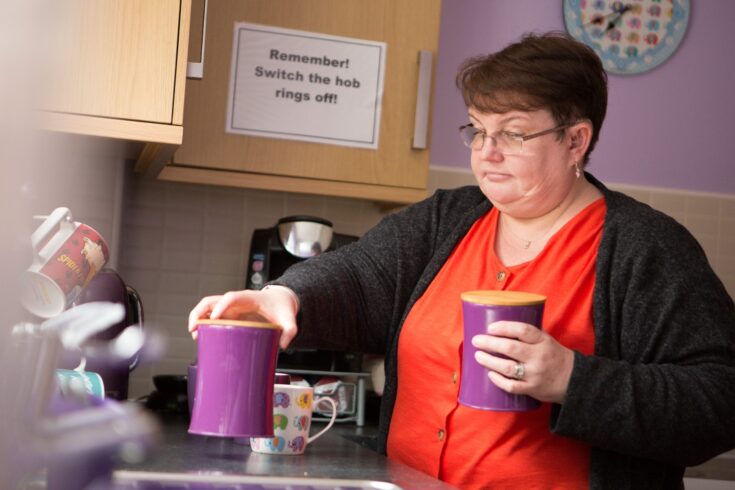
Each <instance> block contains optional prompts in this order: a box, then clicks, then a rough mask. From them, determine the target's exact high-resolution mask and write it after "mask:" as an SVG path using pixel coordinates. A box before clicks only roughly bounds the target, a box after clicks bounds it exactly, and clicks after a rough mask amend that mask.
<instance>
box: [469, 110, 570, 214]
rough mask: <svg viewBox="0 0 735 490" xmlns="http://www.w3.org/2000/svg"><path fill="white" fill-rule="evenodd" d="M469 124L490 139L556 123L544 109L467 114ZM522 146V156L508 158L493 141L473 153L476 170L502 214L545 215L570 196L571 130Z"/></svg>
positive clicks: (484, 191) (488, 196) (486, 141)
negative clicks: (559, 137) (505, 133)
mask: <svg viewBox="0 0 735 490" xmlns="http://www.w3.org/2000/svg"><path fill="white" fill-rule="evenodd" d="M469 118H470V123H471V124H472V125H473V126H474V127H475V129H477V130H479V131H484V132H485V133H487V134H488V135H492V134H496V133H497V132H499V131H506V132H510V133H514V134H519V135H529V134H533V133H538V132H541V131H545V130H547V129H551V128H553V127H556V126H557V122H556V121H555V120H554V118H553V117H552V116H551V113H550V112H548V111H546V110H539V111H532V112H524V111H512V112H507V113H503V114H494V113H490V114H483V113H480V112H478V111H476V110H474V109H473V108H470V110H469ZM558 134H559V133H558V132H556V131H555V132H552V133H548V134H545V135H543V136H538V137H536V138H533V139H530V140H527V141H524V142H523V150H522V152H521V153H520V154H514V155H504V154H503V153H501V152H500V151H499V150H498V149H497V148H496V147H495V145H494V144H493V143H492V141H491V139H490V138H489V137H486V138H485V144H484V145H483V147H482V149H480V150H471V151H472V157H471V164H472V172H473V174H474V175H475V178H476V179H477V182H478V183H479V185H480V189H481V190H482V192H483V194H485V196H487V198H488V199H490V201H491V202H492V203H493V205H494V206H496V207H497V208H498V209H499V210H500V211H501V212H505V213H508V214H509V215H511V216H514V217H517V218H532V217H536V216H541V215H544V214H546V213H548V212H549V211H551V210H552V209H553V208H554V207H556V206H558V205H559V203H561V201H562V200H563V199H564V198H565V197H566V195H567V194H568V193H569V192H570V190H571V189H572V186H573V185H574V182H575V181H576V175H575V171H574V163H575V160H574V158H576V154H575V153H574V152H573V151H572V140H571V136H570V135H569V130H564V137H563V138H562V139H561V141H560V140H559V139H558Z"/></svg>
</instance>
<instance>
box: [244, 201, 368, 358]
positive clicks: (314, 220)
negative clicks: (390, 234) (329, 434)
mask: <svg viewBox="0 0 735 490" xmlns="http://www.w3.org/2000/svg"><path fill="white" fill-rule="evenodd" d="M357 239H358V237H356V236H352V235H345V234H340V233H335V232H334V230H333V229H332V223H331V222H330V221H329V220H326V219H324V218H318V217H316V216H305V215H299V216H287V217H285V218H281V219H279V220H278V223H277V224H276V225H275V226H273V227H271V228H262V229H257V230H254V231H253V236H252V240H251V242H250V255H249V256H248V269H247V272H246V276H247V277H246V280H245V285H246V287H247V288H248V289H261V288H262V287H263V286H264V285H265V283H267V282H268V281H271V280H273V279H276V278H278V277H280V276H281V274H283V273H284V272H285V271H286V269H288V268H289V267H291V266H292V265H294V264H296V263H298V262H301V261H302V260H308V259H309V258H311V257H315V256H317V255H319V254H321V253H324V252H329V251H332V250H336V249H338V248H340V247H343V246H345V245H347V244H350V243H352V242H354V241H356V240H357ZM361 359H362V358H361V356H360V355H359V354H355V353H347V352H331V351H321V350H299V349H296V350H291V349H289V350H288V351H286V352H281V353H280V354H279V356H278V367H279V368H282V369H308V370H322V371H355V370H359V364H360V363H361Z"/></svg>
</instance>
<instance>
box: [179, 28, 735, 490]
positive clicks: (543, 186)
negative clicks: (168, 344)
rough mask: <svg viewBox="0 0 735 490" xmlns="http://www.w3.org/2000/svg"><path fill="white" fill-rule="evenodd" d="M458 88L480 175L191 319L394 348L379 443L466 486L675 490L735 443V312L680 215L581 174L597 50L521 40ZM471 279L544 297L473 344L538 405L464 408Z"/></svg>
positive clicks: (476, 64)
mask: <svg viewBox="0 0 735 490" xmlns="http://www.w3.org/2000/svg"><path fill="white" fill-rule="evenodd" d="M457 83H458V86H459V88H460V89H461V91H462V93H463V96H464V99H465V103H466V104H467V107H468V118H469V122H468V124H466V125H464V126H463V127H462V128H460V132H461V136H462V138H463V141H464V142H465V144H466V145H467V146H468V147H469V148H470V149H471V165H472V170H473V173H474V175H475V177H476V179H477V181H478V184H479V186H472V187H465V188H460V189H455V190H448V191H438V192H437V193H436V194H434V196H432V197H431V198H429V199H427V200H425V201H423V202H421V203H418V204H416V205H413V206H410V207H408V208H407V209H405V210H403V211H401V212H398V213H396V214H393V215H390V216H387V217H386V218H385V219H384V220H382V221H381V223H380V224H378V225H377V226H376V227H375V228H374V229H372V230H370V231H369V232H368V233H367V234H366V235H365V236H364V237H363V238H362V239H361V240H359V241H358V242H357V243H355V244H353V245H350V246H348V247H343V248H341V249H339V250H338V251H336V252H334V253H328V254H324V255H321V256H318V257H316V258H314V259H310V260H309V261H305V262H302V263H300V264H298V265H297V266H294V267H292V268H291V269H289V271H287V272H286V273H285V274H284V275H283V276H282V277H281V278H280V279H278V280H277V281H275V282H274V283H272V285H270V286H269V287H266V288H265V289H264V290H262V291H239V292H230V293H227V294H225V295H223V296H213V297H208V298H204V299H203V300H202V301H201V302H200V303H199V304H198V305H197V306H196V307H195V308H194V309H193V310H192V312H191V316H190V323H189V329H190V331H192V333H193V334H195V333H196V332H195V330H196V321H197V320H198V319H199V318H203V317H207V316H211V317H213V318H219V317H222V318H239V317H241V316H243V315H247V314H249V313H258V314H260V315H262V316H264V317H266V318H268V319H269V320H271V321H274V322H277V323H280V324H281V325H283V326H284V333H283V337H282V342H281V344H282V347H286V346H287V345H289V344H290V343H291V340H294V343H295V344H297V345H299V346H316V345H318V346H320V347H322V348H328V349H343V350H355V348H356V347H357V348H359V349H360V350H363V351H364V352H372V353H383V354H385V355H386V386H385V390H384V395H383V400H382V405H381V422H380V440H379V443H380V449H381V451H384V452H387V455H388V457H390V458H393V459H396V460H398V461H401V462H404V463H406V464H409V465H411V466H413V467H415V468H418V469H420V470H422V471H425V472H426V473H429V474H431V475H433V476H436V477H438V478H441V479H443V480H446V481H448V482H449V483H452V484H454V485H457V486H459V487H461V488H564V489H569V488H615V489H618V488H647V489H650V488H666V489H669V488H682V487H683V486H682V477H683V472H684V467H685V466H686V465H694V464H698V463H701V462H703V461H705V460H707V459H709V458H711V457H712V456H714V455H716V454H718V453H720V452H723V451H725V450H728V449H730V448H732V447H733V446H735V417H733V416H732V414H733V413H735V307H734V306H733V301H732V299H731V298H730V297H729V295H728V294H727V292H726V291H725V289H724V287H723V286H722V283H721V282H720V281H719V280H718V279H717V277H716V275H715V274H714V273H713V271H712V270H711V268H710V266H709V265H708V263H707V259H706V257H705V255H704V253H703V251H702V250H701V248H700V247H699V245H698V244H697V243H696V241H695V240H694V239H693V237H692V236H691V235H690V234H689V233H688V232H687V231H686V230H685V229H684V228H683V227H681V226H680V225H679V224H677V223H676V222H675V221H674V220H673V219H670V218H668V217H666V216H664V215H663V214H661V213H659V212H657V211H654V210H652V209H651V208H650V207H648V206H646V205H644V204H641V203H638V202H636V201H635V200H633V199H631V198H628V197H626V196H625V195H623V194H620V193H617V192H613V191H610V190H609V189H607V188H606V187H605V186H604V185H603V184H601V183H600V182H598V181H597V180H595V179H594V178H593V177H592V176H591V175H589V174H587V173H584V172H583V170H582V169H583V167H584V166H585V165H586V164H587V162H588V160H589V155H590V153H591V151H592V149H593V148H594V145H595V143H596V141H597V138H598V135H599V134H600V128H601V125H602V122H603V119H604V116H605V111H606V104H607V79H606V75H605V72H604V70H603V68H602V65H601V63H600V61H599V59H598V58H597V57H596V55H595V54H594V53H593V52H592V51H591V50H590V49H589V48H587V47H586V46H585V45H583V44H581V43H577V42H575V41H573V40H571V39H569V38H567V37H565V36H562V35H556V34H549V35H543V36H526V37H525V38H523V39H522V40H521V41H520V42H518V43H515V44H513V45H510V46H508V47H507V48H505V49H504V50H502V51H500V52H498V53H496V54H493V55H490V56H487V57H479V58H474V59H471V60H469V61H467V62H466V63H465V64H464V65H463V66H462V68H461V69H460V72H459V74H458V76H457ZM474 289H508V290H522V291H530V292H534V293H540V294H544V295H546V296H547V302H546V309H545V313H544V320H543V330H538V329H536V328H534V327H532V326H530V325H526V324H523V323H517V322H498V323H494V324H491V325H489V326H488V335H478V336H476V337H475V338H473V339H471V342H472V343H473V344H474V345H475V346H476V347H478V348H480V350H481V352H479V353H478V355H477V357H476V360H477V362H479V363H480V364H482V365H484V366H485V367H487V368H488V369H489V376H490V378H491V379H492V381H493V382H494V383H495V384H497V385H498V386H499V387H501V388H502V389H504V390H506V391H508V392H511V393H518V394H525V395H530V396H532V397H534V398H536V399H538V400H540V401H542V402H545V403H543V405H542V408H540V409H538V410H535V411H531V412H493V411H482V410H476V409H472V408H468V407H465V406H462V405H459V404H458V403H457V394H458V389H459V383H458V373H459V369H460V363H461V354H460V353H461V344H462V341H463V339H462V317H461V311H460V308H461V305H460V301H459V293H460V292H461V291H465V290H474ZM297 324H298V327H297ZM297 333H298V335H297ZM468 341H469V340H468ZM490 352H495V353H499V354H503V355H505V356H507V358H502V357H498V356H495V355H491V354H490Z"/></svg>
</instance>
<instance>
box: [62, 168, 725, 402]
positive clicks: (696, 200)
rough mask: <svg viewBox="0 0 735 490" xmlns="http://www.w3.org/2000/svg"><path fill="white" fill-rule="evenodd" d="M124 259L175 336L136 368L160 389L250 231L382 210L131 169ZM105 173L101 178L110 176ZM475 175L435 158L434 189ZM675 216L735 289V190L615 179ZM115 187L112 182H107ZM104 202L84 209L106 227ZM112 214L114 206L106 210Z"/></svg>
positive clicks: (150, 312) (240, 281) (238, 264)
mask: <svg viewBox="0 0 735 490" xmlns="http://www.w3.org/2000/svg"><path fill="white" fill-rule="evenodd" d="M126 178H127V181H126V184H125V188H126V191H125V200H124V207H123V209H124V211H123V217H122V230H121V234H120V236H121V246H120V251H119V253H120V261H119V265H118V269H119V271H120V273H121V275H122V276H123V278H124V279H125V280H126V282H128V283H129V284H130V285H131V286H133V287H135V288H136V289H137V290H138V291H139V293H140V294H141V296H142V299H143V304H144V308H145V318H146V327H147V328H149V329H151V330H156V331H159V332H161V333H163V334H164V335H165V336H166V337H167V338H168V341H169V348H168V353H167V356H166V358H165V359H163V360H162V361H160V362H158V363H156V364H154V365H148V366H139V367H138V368H137V369H136V370H135V371H134V373H133V375H132V377H131V386H130V396H131V397H139V396H143V395H146V394H148V393H150V392H151V391H152V390H153V384H152V376H153V375H154V374H184V373H185V372H186V366H187V364H188V363H189V362H191V361H193V360H194V358H195V353H196V346H195V343H194V342H193V341H192V340H191V338H190V337H189V335H188V332H187V329H186V325H187V316H188V313H189V311H190V310H191V308H192V307H193V306H194V305H195V304H196V303H197V301H199V299H200V298H202V297H203V296H205V295H211V294H221V293H223V292H226V291H229V290H234V289H241V288H243V287H244V283H245V279H244V271H245V268H246V265H247V253H248V250H249V247H250V236H251V234H252V231H253V230H254V229H255V228H265V227H270V226H273V225H274V224H275V223H276V221H277V220H278V219H279V218H281V217H283V216H287V215H290V214H313V215H316V216H321V217H324V218H327V219H329V220H331V221H332V222H333V223H334V227H335V230H336V231H338V232H341V233H348V234H353V235H362V234H363V233H364V232H365V231H366V230H368V229H369V228H370V227H372V226H373V225H375V224H376V223H377V222H378V221H379V220H380V218H381V217H382V216H383V214H384V212H382V211H381V210H380V209H379V208H378V207H377V206H376V205H374V204H373V203H371V202H367V201H362V200H357V199H345V198H332V197H320V196H308V195H302V194H290V193H281V192H269V191H257V190H245V189H232V188H223V187H212V186H200V185H187V184H177V183H171V182H161V181H157V180H154V179H151V178H140V177H137V176H133V175H132V174H131V172H130V171H129V169H128V170H127V172H126ZM108 181H109V178H106V180H105V183H104V186H107V187H109V186H111V185H112V184H110V183H109V182H108ZM465 184H474V179H473V177H472V175H471V174H470V173H469V172H463V171H457V170H454V169H443V168H433V169H432V170H431V172H430V181H429V188H430V191H431V190H433V189H436V188H440V187H444V188H451V187H456V186H460V185H465ZM611 187H613V188H615V189H617V190H621V191H623V192H626V193H627V194H630V195H632V196H633V197H635V198H637V199H639V200H641V201H643V202H646V203H649V204H650V205H651V206H653V207H655V208H657V209H660V210H662V211H664V212H666V213H667V214H669V215H671V216H673V217H674V218H676V219H677V220H679V221H680V222H681V223H683V224H684V225H685V226H687V227H688V228H689V229H690V230H691V231H692V233H693V234H694V235H695V236H696V237H697V239H698V240H699V241H700V243H701V244H702V246H703V247H704V249H705V250H706V252H707V254H708V256H709V259H710V262H711V263H712V264H713V266H714V268H715V270H716V271H717V272H718V274H719V276H720V278H721V279H722V280H723V282H724V283H725V285H726V287H727V288H728V291H729V292H730V294H731V295H735V195H712V194H702V193H694V192H685V191H676V190H669V189H653V188H640V187H630V186H620V185H611ZM110 192H112V190H110ZM100 208H104V206H98V207H97V208H96V209H94V210H91V212H90V214H89V218H87V216H85V215H84V213H76V214H77V217H78V218H79V219H80V220H82V221H84V220H85V219H87V221H88V222H89V223H90V224H92V226H95V225H96V226H99V227H101V229H109V226H110V224H109V222H108V223H105V222H104V221H105V220H104V219H103V218H102V215H104V214H106V213H105V210H104V209H102V210H101V209H100ZM107 214H109V215H110V216H112V208H111V207H108V213H107Z"/></svg>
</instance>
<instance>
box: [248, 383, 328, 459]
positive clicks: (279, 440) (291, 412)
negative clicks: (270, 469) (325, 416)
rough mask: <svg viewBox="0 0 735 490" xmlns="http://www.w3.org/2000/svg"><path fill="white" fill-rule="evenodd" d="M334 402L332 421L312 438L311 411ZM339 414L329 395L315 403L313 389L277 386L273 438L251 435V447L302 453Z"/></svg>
mask: <svg viewBox="0 0 735 490" xmlns="http://www.w3.org/2000/svg"><path fill="white" fill-rule="evenodd" d="M320 403H329V404H330V405H332V417H331V419H330V420H329V423H328V424H327V426H326V427H324V428H323V429H322V430H320V431H319V432H317V433H316V434H315V435H313V436H311V437H309V429H310V427H311V414H312V410H313V407H314V405H315V404H320ZM336 417H337V405H336V404H335V403H334V400H332V399H331V398H328V397H324V398H320V399H318V400H317V401H316V402H314V388H311V387H308V386H296V385H280V384H277V385H275V389H274V392H273V437H251V438H250V448H251V449H252V450H253V451H255V452H258V453H266V454H302V453H303V452H304V450H305V449H306V446H307V445H308V444H310V443H312V442H314V440H315V439H316V438H318V437H320V436H321V435H323V434H324V433H325V432H327V431H328V430H329V429H330V428H331V427H332V425H334V420H335V418H336Z"/></svg>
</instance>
